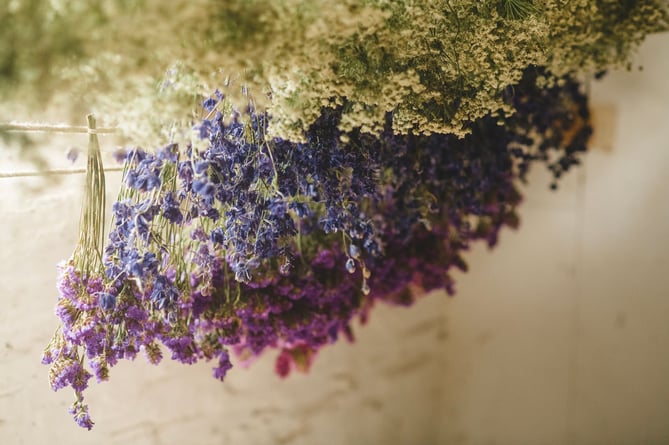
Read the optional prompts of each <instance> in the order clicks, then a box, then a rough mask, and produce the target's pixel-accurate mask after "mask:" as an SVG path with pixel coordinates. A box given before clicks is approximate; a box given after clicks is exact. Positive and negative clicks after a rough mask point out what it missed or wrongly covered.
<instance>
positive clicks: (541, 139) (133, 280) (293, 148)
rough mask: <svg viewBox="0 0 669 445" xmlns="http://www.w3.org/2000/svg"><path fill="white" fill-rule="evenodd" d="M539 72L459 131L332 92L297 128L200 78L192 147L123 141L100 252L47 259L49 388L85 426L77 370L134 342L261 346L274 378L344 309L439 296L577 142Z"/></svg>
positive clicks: (156, 357) (297, 364)
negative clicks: (56, 265) (539, 169)
mask: <svg viewBox="0 0 669 445" xmlns="http://www.w3.org/2000/svg"><path fill="white" fill-rule="evenodd" d="M539 74H540V72H539V71H528V73H527V74H526V76H525V77H524V79H523V81H522V82H521V83H519V84H518V85H516V86H515V87H514V89H513V90H509V91H507V92H506V93H505V100H506V101H507V102H508V103H509V105H511V106H513V107H514V108H515V109H516V114H515V115H513V116H511V117H509V118H506V119H505V120H504V121H503V122H501V124H500V122H498V119H497V118H493V117H491V116H488V117H485V118H482V119H479V120H477V121H475V122H474V123H472V125H471V126H472V128H471V133H470V134H469V135H468V136H466V137H465V138H462V139H460V138H457V137H455V136H453V135H444V134H432V135H429V136H427V135H397V134H394V133H393V131H392V127H393V119H394V118H395V116H393V115H392V114H388V115H387V119H386V126H385V128H384V130H383V131H382V132H381V133H380V134H379V135H370V134H368V133H363V132H362V131H360V130H353V131H350V132H348V133H342V132H341V131H340V130H339V129H338V128H339V127H340V125H339V123H340V121H341V119H342V118H343V116H344V115H345V108H346V105H344V106H342V107H339V108H336V109H332V108H325V109H323V110H322V113H321V116H320V117H319V118H318V119H317V120H316V122H315V123H314V124H313V125H312V126H311V127H310V128H309V131H308V132H307V135H306V140H305V142H301V143H295V142H290V141H286V140H283V139H279V138H272V137H271V136H269V135H268V133H267V125H268V123H269V122H270V120H271V119H270V117H269V116H268V115H266V114H265V113H258V112H256V111H255V109H254V107H253V106H252V105H251V106H249V108H248V110H245V113H243V114H242V113H237V112H235V111H234V110H231V109H230V108H229V107H228V106H227V104H226V101H225V99H224V97H223V96H222V95H221V94H220V93H216V94H214V95H213V96H212V97H211V98H208V99H207V100H206V101H205V102H204V104H203V107H204V109H205V112H206V113H207V117H206V118H205V119H203V120H202V121H201V122H200V124H199V125H198V126H197V130H198V131H199V134H200V137H201V138H202V139H203V140H205V141H206V145H205V148H204V149H198V148H195V147H192V146H188V147H178V146H177V145H175V144H171V145H168V146H165V147H163V148H162V149H160V150H158V151H157V152H156V153H155V154H152V153H147V152H144V151H142V150H140V149H133V150H131V151H129V152H128V153H127V154H126V155H125V156H124V162H125V171H124V178H123V180H124V185H123V187H122V190H121V192H120V194H119V198H118V200H117V202H115V203H114V205H113V207H112V210H113V222H112V227H111V230H110V233H109V237H108V241H107V244H106V246H105V248H104V252H103V253H102V252H101V253H100V259H101V261H100V260H99V261H98V262H97V263H96V264H97V265H98V266H97V267H83V268H82V267H80V266H78V261H77V257H78V256H80V255H81V252H85V251H86V250H85V249H79V250H77V252H79V253H78V254H75V257H74V259H73V260H72V261H70V262H68V263H66V264H64V265H63V266H62V267H61V275H60V278H59V292H60V297H59V300H58V305H57V314H58V316H59V317H60V318H61V321H62V322H63V326H62V328H61V329H60V330H59V331H58V332H57V333H56V335H55V337H54V340H53V341H52V343H51V344H50V345H49V347H48V348H47V350H46V352H45V356H44V361H45V362H47V363H51V365H52V367H51V373H50V381H51V384H52V386H53V387H54V389H59V388H61V387H64V386H71V387H72V388H73V389H74V390H75V394H76V396H77V399H76V402H75V404H74V405H73V408H72V409H73V414H74V415H75V420H77V422H78V423H79V424H80V425H82V426H85V427H87V428H90V427H91V426H92V422H91V421H90V417H89V416H88V411H87V406H86V405H85V404H84V403H83V396H82V392H83V390H84V389H85V388H86V384H87V382H88V380H89V379H90V378H91V377H92V376H93V375H94V376H95V377H96V379H97V380H98V381H103V380H106V379H108V376H109V368H110V367H112V366H113V365H115V364H116V363H117V362H118V361H119V360H121V359H134V358H135V357H136V355H137V354H138V353H139V352H140V351H141V352H143V353H144V354H145V355H146V356H147V358H148V360H149V361H150V362H152V363H158V362H159V361H160V360H161V359H162V353H163V350H164V349H167V351H169V352H170V353H171V358H172V359H174V360H178V361H181V362H183V363H194V362H196V361H198V360H207V361H210V360H213V361H214V362H215V363H216V365H215V367H214V369H213V375H214V377H215V378H218V379H221V380H222V379H224V377H225V376H226V374H227V371H228V370H229V369H230V368H231V367H232V364H231V360H230V356H231V354H234V355H236V356H237V357H238V358H239V360H241V361H242V362H244V361H252V360H253V359H254V358H255V357H257V356H259V355H260V354H262V353H263V352H265V351H267V350H271V349H274V350H277V351H279V352H278V357H277V361H276V369H277V373H279V375H282V376H285V375H287V374H288V373H289V372H290V370H291V369H299V370H306V369H308V367H309V365H310V364H311V362H312V361H313V359H314V357H315V355H316V353H317V352H318V350H319V349H320V348H321V347H323V346H325V345H327V344H331V343H333V342H335V341H337V340H338V339H339V338H341V337H342V336H343V337H345V338H348V339H350V340H352V339H353V332H352V329H351V323H352V321H353V320H354V319H356V318H360V319H362V320H363V321H364V320H366V319H367V317H368V314H369V312H370V310H371V309H372V307H373V306H374V304H375V303H376V302H377V301H382V302H386V303H390V304H398V305H410V304H411V303H413V301H415V299H416V298H417V297H419V296H420V295H422V294H423V293H425V292H429V291H431V290H434V289H446V290H447V291H448V292H449V293H451V294H452V293H453V292H454V283H453V279H452V278H451V276H450V275H449V272H450V271H451V270H452V268H457V269H461V270H466V269H467V265H466V263H465V262H464V260H463V257H462V255H463V253H464V252H465V251H466V250H467V249H468V248H469V246H470V245H471V243H472V242H474V241H475V240H484V241H485V242H487V243H488V244H489V245H490V246H494V245H495V243H496V242H497V239H498V235H499V231H500V230H501V228H502V227H504V226H509V227H515V226H516V225H517V222H518V217H517V214H516V209H517V206H518V205H519V203H520V201H521V194H520V192H519V190H518V188H517V183H518V179H521V180H522V179H524V177H525V175H526V173H527V171H528V168H529V166H530V165H531V164H532V163H533V162H535V161H542V162H545V163H547V164H548V167H549V168H550V169H551V170H552V171H553V173H554V175H555V176H556V179H557V178H558V177H559V176H561V175H562V174H563V172H564V171H566V170H567V169H569V168H570V167H571V166H572V165H574V164H575V163H576V162H577V159H578V157H577V155H578V153H580V152H581V151H583V150H584V148H585V141H586V140H587V136H588V134H589V126H588V115H587V106H586V105H587V104H586V102H585V98H584V96H583V95H582V93H581V92H580V89H579V87H578V84H577V83H576V82H575V81H573V80H571V79H569V78H565V79H564V82H563V83H562V84H561V86H555V87H553V88H546V89H539V88H537V87H536V76H538V75H539ZM98 251H100V249H98ZM161 345H162V346H161ZM85 361H87V362H88V364H89V368H90V369H91V371H92V373H91V372H89V371H88V370H87V368H86V367H85V366H84V362H85Z"/></svg>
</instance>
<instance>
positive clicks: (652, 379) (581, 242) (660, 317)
mask: <svg viewBox="0 0 669 445" xmlns="http://www.w3.org/2000/svg"><path fill="white" fill-rule="evenodd" d="M667 54H669V35H662V36H656V37H654V38H651V39H649V40H648V41H647V42H646V44H645V45H644V46H643V48H642V51H641V53H640V55H639V58H638V63H639V64H641V65H643V67H644V70H643V71H637V70H634V71H632V72H617V73H611V74H610V75H609V76H608V77H607V78H606V79H605V80H604V81H601V82H597V83H593V84H592V85H591V92H592V94H591V95H592V100H593V104H594V105H595V106H598V107H599V108H600V109H604V108H606V109H613V110H615V113H614V114H613V115H610V116H609V119H610V121H609V122H608V125H607V126H606V127H601V128H607V130H606V131H609V129H610V131H613V133H606V134H603V133H602V134H599V135H598V139H599V141H602V140H606V139H609V140H610V141H612V144H611V147H610V150H602V149H601V148H602V147H603V146H604V145H606V144H605V143H603V142H600V143H599V144H600V147H597V144H594V145H595V146H594V147H593V151H592V153H590V154H589V155H588V158H587V160H586V162H585V165H584V166H583V167H582V168H581V169H580V170H577V171H574V172H572V173H570V174H569V175H568V176H567V177H566V178H565V180H564V181H563V182H562V185H561V189H560V191H559V192H558V193H552V192H550V191H549V190H548V183H549V179H548V175H547V173H546V172H543V171H540V170H539V169H537V170H536V171H535V172H534V173H533V175H532V178H531V184H530V185H529V186H528V187H526V202H525V204H524V207H523V208H522V226H521V229H520V230H519V231H517V232H505V233H504V234H503V235H502V237H501V244H500V246H499V247H498V248H497V249H496V250H494V251H493V252H488V251H487V250H486V249H485V248H483V247H481V246H478V247H477V248H475V249H474V250H473V251H472V252H471V254H470V255H469V256H468V260H469V263H470V265H471V271H470V272H469V273H468V274H466V275H460V276H458V294H457V296H456V297H455V298H448V297H446V296H444V295H440V294H435V295H431V296H429V297H427V298H425V299H424V300H422V301H421V302H420V303H419V304H417V305H416V306H415V307H414V308H412V309H409V310H407V309H395V308H387V307H379V308H378V309H377V310H376V311H375V312H374V313H373V314H372V317H371V321H370V323H369V325H368V326H366V327H364V328H360V329H357V334H358V335H357V336H358V340H357V342H356V343H355V344H353V345H351V344H346V343H341V344H337V345H335V346H333V347H330V348H329V349H326V350H324V351H323V352H322V354H321V355H320V356H319V358H318V359H317V361H316V363H315V365H314V367H313V369H312V372H311V373H310V374H309V375H306V376H304V375H294V376H292V377H291V378H289V379H288V380H285V381H282V380H280V379H279V378H278V377H276V376H275V375H274V374H273V370H272V360H271V357H265V359H262V360H260V362H258V363H256V364H255V365H254V366H253V367H252V368H251V369H249V370H242V369H235V370H233V371H232V372H231V373H230V374H229V378H228V381H227V382H225V383H223V384H221V383H218V382H216V381H215V380H214V379H212V378H211V377H210V370H209V369H208V367H207V366H206V365H202V366H200V365H196V366H192V367H186V366H183V365H177V364H173V363H168V362H164V363H163V364H161V365H160V366H159V367H152V366H150V365H147V364H145V363H144V362H143V359H142V358H139V359H138V360H137V362H136V363H122V364H120V365H119V366H118V367H116V368H114V369H113V370H112V377H111V381H110V382H108V383H104V384H101V385H93V388H92V389H91V390H90V391H89V396H88V397H89V401H90V404H91V410H92V415H93V416H94V419H95V420H96V422H97V425H96V427H95V428H94V430H93V431H92V432H86V431H84V430H81V429H80V428H78V427H77V426H76V425H75V424H74V423H73V422H72V421H71V420H70V418H69V415H68V414H67V406H68V405H69V404H70V402H71V395H70V394H69V393H67V392H63V393H53V392H52V391H51V390H50V389H49V387H48V384H47V378H46V371H47V369H46V367H44V366H42V365H40V363H39V360H40V355H41V351H42V349H43V347H44V346H45V344H46V342H47V341H48V339H49V337H50V336H51V334H52V333H53V331H54V330H55V329H56V327H57V320H56V318H55V316H54V315H53V306H54V302H55V299H56V291H55V275H56V270H55V264H56V263H57V262H58V261H59V260H61V259H63V258H66V257H68V256H69V255H70V253H71V251H72V247H73V245H74V243H75V241H76V225H77V220H78V216H79V204H80V199H81V189H80V186H81V180H82V177H80V176H70V177H67V178H63V179H61V180H60V181H57V182H53V183H45V180H44V179H39V178H25V179H0V301H1V302H2V306H1V309H0V443H3V444H33V443H53V444H60V443H67V444H71V445H74V444H84V443H99V444H121V443H123V444H126V443H133V444H176V443H193V444H204V445H207V444H228V443H230V444H232V443H234V444H321V443H322V444H376V443H384V444H388V445H390V444H437V443H444V444H564V443H571V444H617V443H620V444H628V443H634V444H641V443H643V444H660V443H667V442H669V423H668V422H667V420H666V419H668V418H669V382H668V380H667V375H669V354H667V348H666V344H667V342H668V341H669V298H668V297H669V273H667V272H668V271H669V234H668V231H669V197H667V192H669V175H667V171H669V83H667V81H666V79H667V78H669V59H668V58H667V57H666V56H667ZM611 119H612V120H611ZM70 143H72V139H64V138H49V139H45V142H44V146H43V147H38V149H40V150H42V151H43V152H44V153H49V156H50V157H52V158H53V166H54V167H59V166H62V165H64V164H63V162H64V161H63V157H64V156H63V153H64V151H65V149H66V148H67V146H68V144H70ZM74 143H77V142H76V141H75V142H74ZM83 143H85V141H84V142H83ZM83 143H82V145H83ZM59 163H60V165H59ZM79 163H80V164H81V161H79ZM17 168H20V169H26V168H29V166H27V165H24V164H23V163H22V162H21V161H20V160H19V159H18V157H17V155H16V154H15V153H14V152H13V151H9V150H7V149H4V150H0V171H10V170H13V169H17ZM109 182H110V187H109V189H110V190H111V191H112V192H111V193H110V194H109V198H110V199H112V198H113V190H114V184H115V183H116V184H117V183H118V174H110V175H109ZM45 184H46V186H45Z"/></svg>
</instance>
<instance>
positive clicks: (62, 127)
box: [0, 122, 120, 134]
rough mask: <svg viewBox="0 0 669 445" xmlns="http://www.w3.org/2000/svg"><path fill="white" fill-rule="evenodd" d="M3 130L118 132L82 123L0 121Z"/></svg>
mask: <svg viewBox="0 0 669 445" xmlns="http://www.w3.org/2000/svg"><path fill="white" fill-rule="evenodd" d="M3 131H11V132H21V133H96V134H117V133H120V130H119V129H118V128H114V127H100V128H96V129H92V128H88V127H87V126H84V125H66V124H37V123H32V122H7V123H0V132H3Z"/></svg>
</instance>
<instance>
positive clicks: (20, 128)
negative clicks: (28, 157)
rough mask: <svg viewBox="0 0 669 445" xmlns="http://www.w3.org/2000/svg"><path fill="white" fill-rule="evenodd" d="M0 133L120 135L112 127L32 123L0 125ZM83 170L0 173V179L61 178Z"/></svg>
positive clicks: (120, 169) (80, 172)
mask: <svg viewBox="0 0 669 445" xmlns="http://www.w3.org/2000/svg"><path fill="white" fill-rule="evenodd" d="M2 132H13V133H14V132H16V133H70V134H72V133H88V134H90V135H97V134H120V130H119V129H118V128H114V127H99V128H91V127H90V126H84V125H67V124H40V123H34V122H5V123H0V133H2ZM103 170H104V171H105V172H116V171H123V167H107V168H104V169H103ZM86 171H87V169H85V168H71V169H52V170H42V171H15V172H0V179H6V178H28V177H42V176H61V175H77V174H83V173H86Z"/></svg>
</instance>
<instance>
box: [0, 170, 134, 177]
mask: <svg viewBox="0 0 669 445" xmlns="http://www.w3.org/2000/svg"><path fill="white" fill-rule="evenodd" d="M104 171H105V173H107V172H121V171H123V167H105V168H104ZM82 173H86V169H85V168H70V169H54V170H43V171H18V172H0V179H5V178H29V177H37V176H40V177H41V176H61V175H79V174H82Z"/></svg>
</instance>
